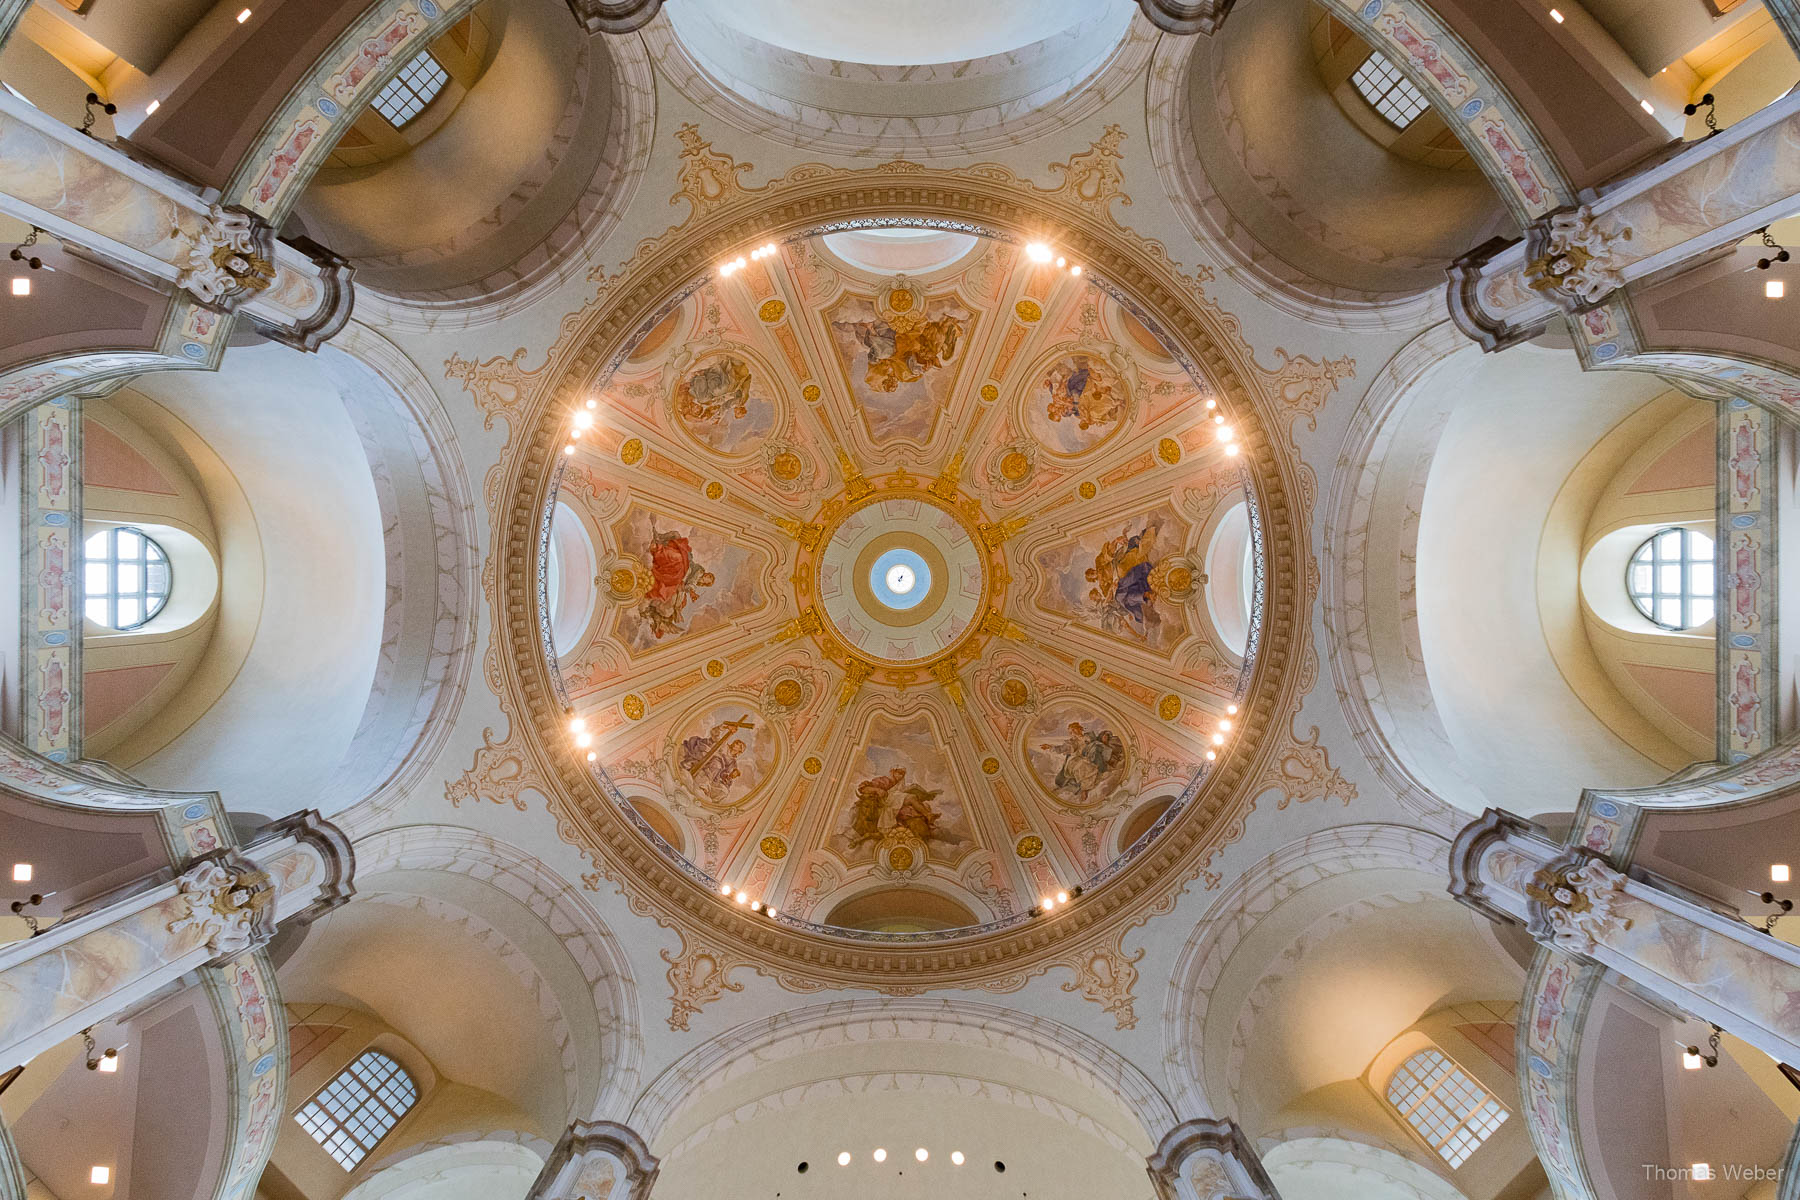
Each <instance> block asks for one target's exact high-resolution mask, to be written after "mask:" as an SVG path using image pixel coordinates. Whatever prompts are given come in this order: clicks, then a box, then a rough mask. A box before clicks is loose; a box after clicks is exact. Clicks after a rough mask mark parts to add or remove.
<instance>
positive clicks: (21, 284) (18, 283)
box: [12, 275, 31, 296]
mask: <svg viewBox="0 0 1800 1200" xmlns="http://www.w3.org/2000/svg"><path fill="white" fill-rule="evenodd" d="M12 294H13V295H15V296H29V295H31V280H30V279H29V278H27V277H26V276H24V275H14V276H13V281H12Z"/></svg>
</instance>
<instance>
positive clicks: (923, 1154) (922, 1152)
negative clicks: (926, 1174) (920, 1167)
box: [913, 1146, 931, 1162]
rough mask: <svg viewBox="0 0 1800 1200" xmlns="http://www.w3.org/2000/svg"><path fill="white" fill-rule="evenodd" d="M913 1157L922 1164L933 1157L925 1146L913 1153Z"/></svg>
mask: <svg viewBox="0 0 1800 1200" xmlns="http://www.w3.org/2000/svg"><path fill="white" fill-rule="evenodd" d="M913 1157H914V1158H916V1159H918V1160H919V1161H920V1162H924V1161H925V1160H926V1159H928V1158H930V1157H931V1151H929V1150H927V1149H926V1148H925V1147H923V1146H920V1147H919V1148H918V1149H917V1150H914V1151H913Z"/></svg>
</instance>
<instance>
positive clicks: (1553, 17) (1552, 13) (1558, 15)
mask: <svg viewBox="0 0 1800 1200" xmlns="http://www.w3.org/2000/svg"><path fill="white" fill-rule="evenodd" d="M1550 19H1551V20H1552V21H1555V22H1556V23H1557V24H1558V25H1561V24H1562V23H1563V15H1562V14H1561V13H1559V12H1557V11H1556V10H1555V9H1554V8H1553V9H1551V10H1550Z"/></svg>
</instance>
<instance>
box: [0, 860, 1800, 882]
mask: <svg viewBox="0 0 1800 1200" xmlns="http://www.w3.org/2000/svg"><path fill="white" fill-rule="evenodd" d="M1781 869H1782V870H1783V871H1786V870H1787V868H1786V867H1783V868H1781ZM1783 878H1786V876H1783ZM13 882H14V883H30V882H31V864H30V863H14V864H13ZM1777 882H1780V881H1779V880H1777Z"/></svg>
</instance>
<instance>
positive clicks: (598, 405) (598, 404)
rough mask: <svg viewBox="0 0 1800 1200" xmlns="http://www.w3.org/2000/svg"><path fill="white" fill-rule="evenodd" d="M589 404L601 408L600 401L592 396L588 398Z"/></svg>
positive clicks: (591, 406)
mask: <svg viewBox="0 0 1800 1200" xmlns="http://www.w3.org/2000/svg"><path fill="white" fill-rule="evenodd" d="M587 406H588V407H589V408H599V407H600V402H599V401H598V400H596V399H594V398H593V397H592V396H589V397H588V399H587Z"/></svg>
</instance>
